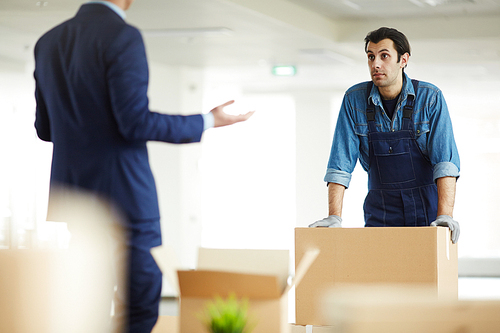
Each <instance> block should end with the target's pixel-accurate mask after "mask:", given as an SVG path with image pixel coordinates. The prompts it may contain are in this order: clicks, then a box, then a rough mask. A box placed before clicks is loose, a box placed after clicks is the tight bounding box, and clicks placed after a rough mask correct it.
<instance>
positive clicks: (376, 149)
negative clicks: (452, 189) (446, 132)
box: [363, 80, 437, 227]
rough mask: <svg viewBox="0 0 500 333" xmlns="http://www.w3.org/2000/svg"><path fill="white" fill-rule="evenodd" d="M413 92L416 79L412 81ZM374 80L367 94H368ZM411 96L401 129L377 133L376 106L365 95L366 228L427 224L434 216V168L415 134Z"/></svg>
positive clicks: (409, 96)
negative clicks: (423, 152)
mask: <svg viewBox="0 0 500 333" xmlns="http://www.w3.org/2000/svg"><path fill="white" fill-rule="evenodd" d="M412 83H413V87H414V90H415V95H416V92H417V88H418V81H416V80H412ZM372 86H373V83H372V82H370V84H369V86H368V89H367V93H368V96H369V95H370V92H371V89H372ZM413 106H414V96H412V95H408V98H407V104H406V105H405V107H404V109H403V124H402V127H401V130H399V131H395V132H379V131H377V128H376V127H377V126H376V124H375V106H374V105H373V101H372V100H371V98H368V108H367V110H366V117H367V120H368V143H369V147H370V152H369V157H370V160H369V163H370V164H369V170H368V195H367V196H366V199H365V203H364V206H363V208H364V213H365V226H366V227H402V226H428V225H430V223H431V222H433V221H434V220H435V219H436V215H437V187H436V184H435V183H434V180H433V168H432V165H431V163H430V162H429V160H428V159H427V158H426V157H425V156H424V155H423V154H422V152H421V150H420V148H419V146H418V144H417V141H416V138H415V133H414V124H413Z"/></svg>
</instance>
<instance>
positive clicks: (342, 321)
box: [322, 285, 500, 333]
mask: <svg viewBox="0 0 500 333" xmlns="http://www.w3.org/2000/svg"><path fill="white" fill-rule="evenodd" d="M327 295H328V296H326V297H325V298H324V302H323V303H322V304H323V306H322V309H323V313H324V315H325V318H327V321H328V322H331V323H335V326H332V327H333V331H331V332H332V333H400V332H405V333H428V332H432V333H458V332H467V333H496V332H499V330H500V316H499V315H498V314H499V313H500V301H474V300H467V301H457V300H455V301H452V300H439V299H436V297H435V295H434V290H432V289H430V288H425V287H420V288H418V287H414V288H411V287H408V286H393V285H392V286H363V285H356V286H344V287H340V288H336V289H335V290H334V291H333V292H331V293H327Z"/></svg>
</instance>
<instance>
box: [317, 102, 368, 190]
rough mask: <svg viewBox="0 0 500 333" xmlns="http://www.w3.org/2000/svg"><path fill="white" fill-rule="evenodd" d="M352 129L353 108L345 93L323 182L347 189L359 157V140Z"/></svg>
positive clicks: (353, 123)
mask: <svg viewBox="0 0 500 333" xmlns="http://www.w3.org/2000/svg"><path fill="white" fill-rule="evenodd" d="M354 127H355V121H354V119H353V108H352V106H351V104H350V102H349V98H348V94H347V93H346V95H345V96H344V100H343V102H342V106H341V108H340V112H339V117H338V120H337V125H336V127H335V133H334V135H333V142H332V147H331V151H330V158H329V160H328V166H327V171H326V175H325V178H324V181H325V182H327V183H336V184H340V185H343V186H345V187H346V188H348V187H349V183H350V181H351V174H352V172H353V170H354V167H355V166H356V162H357V160H358V155H359V138H358V136H357V135H356V133H355V129H354Z"/></svg>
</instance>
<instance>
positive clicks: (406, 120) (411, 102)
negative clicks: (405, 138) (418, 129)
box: [401, 80, 418, 130]
mask: <svg viewBox="0 0 500 333" xmlns="http://www.w3.org/2000/svg"><path fill="white" fill-rule="evenodd" d="M411 83H412V84H413V90H414V91H415V96H413V95H408V97H407V98H406V105H405V106H404V107H403V124H402V126H401V129H403V130H411V129H412V128H413V107H414V106H415V98H416V97H417V89H418V80H411Z"/></svg>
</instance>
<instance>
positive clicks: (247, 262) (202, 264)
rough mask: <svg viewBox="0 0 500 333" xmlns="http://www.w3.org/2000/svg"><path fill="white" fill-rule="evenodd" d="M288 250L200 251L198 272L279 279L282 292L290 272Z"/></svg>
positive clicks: (201, 249)
mask: <svg viewBox="0 0 500 333" xmlns="http://www.w3.org/2000/svg"><path fill="white" fill-rule="evenodd" d="M289 261H290V256H289V251H288V250H255V249H252V250H249V249H207V248H200V249H199V250H198V266H197V269H198V270H213V271H223V272H233V273H244V274H259V275H273V276H277V277H278V281H279V283H280V286H281V290H284V289H285V287H286V281H287V278H288V276H289V274H290V271H289V269H290V268H289Z"/></svg>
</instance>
